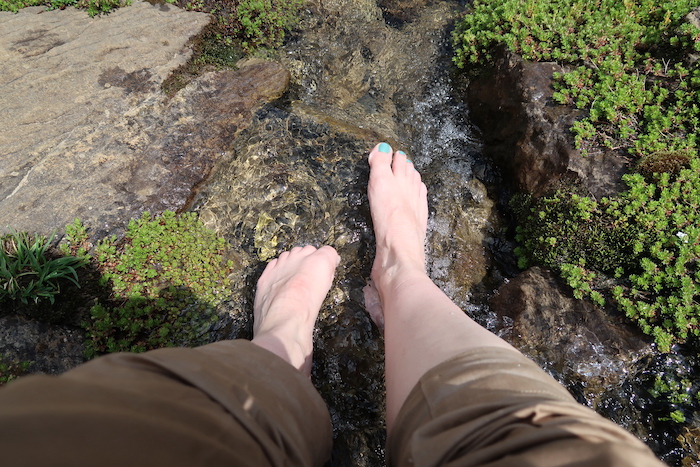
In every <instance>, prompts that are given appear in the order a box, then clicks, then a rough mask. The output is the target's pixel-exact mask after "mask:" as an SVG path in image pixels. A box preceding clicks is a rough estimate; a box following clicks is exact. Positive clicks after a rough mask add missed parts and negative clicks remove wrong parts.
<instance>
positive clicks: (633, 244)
mask: <svg viewBox="0 0 700 467" xmlns="http://www.w3.org/2000/svg"><path fill="white" fill-rule="evenodd" d="M669 157H672V155H669ZM624 180H625V182H626V183H627V185H628V189H627V191H625V192H623V193H621V194H619V195H618V196H616V197H614V198H602V199H601V200H595V199H593V198H592V197H590V196H585V195H581V194H580V193H577V192H576V189H575V188H574V187H560V188H559V189H557V190H556V191H555V192H554V193H553V194H552V195H550V196H544V197H541V198H538V199H531V198H529V197H527V196H519V197H516V198H515V199H514V201H513V203H512V204H513V206H514V208H515V210H516V213H517V216H518V219H519V221H520V222H519V227H518V234H517V240H518V241H519V243H520V245H521V246H520V247H519V248H518V249H517V251H516V253H517V254H518V255H519V258H520V259H519V260H520V266H521V267H527V266H528V265H531V264H541V265H544V266H547V267H549V268H551V269H553V270H555V271H558V272H559V273H560V274H561V276H562V277H563V278H564V279H565V280H566V282H567V283H568V284H569V285H570V286H571V287H572V289H573V291H574V295H575V296H576V297H577V298H584V297H585V298H589V299H591V300H592V301H594V302H596V303H598V304H600V305H603V304H605V302H606V301H609V300H612V302H613V303H615V304H616V305H617V307H618V308H619V309H620V310H621V311H622V312H624V313H625V315H626V316H627V317H628V318H629V319H630V320H632V321H634V322H636V323H637V324H638V325H639V326H640V327H641V329H642V331H644V332H645V333H647V334H649V335H651V336H653V337H654V339H655V341H656V343H657V345H658V347H659V349H660V350H661V351H663V352H668V351H670V350H671V346H672V345H673V344H677V343H685V342H688V341H691V342H692V343H694V344H697V338H698V336H700V323H699V322H698V320H699V319H700V304H698V297H699V296H700V293H699V292H700V269H698V259H700V210H699V209H698V206H700V159H698V158H696V157H692V158H690V159H689V160H688V165H687V167H683V168H680V169H679V170H678V172H677V173H669V172H661V173H658V172H657V173H653V174H651V175H648V176H647V177H644V176H643V175H642V174H640V173H634V174H629V175H626V176H625V177H624Z"/></svg>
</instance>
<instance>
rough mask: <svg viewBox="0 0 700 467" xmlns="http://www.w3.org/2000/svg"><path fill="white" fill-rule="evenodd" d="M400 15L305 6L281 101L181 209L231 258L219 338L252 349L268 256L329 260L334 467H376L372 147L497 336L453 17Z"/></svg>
mask: <svg viewBox="0 0 700 467" xmlns="http://www.w3.org/2000/svg"><path fill="white" fill-rule="evenodd" d="M398 4H399V2H393V3H392V2H390V1H385V2H383V3H382V2H380V6H377V5H376V4H375V3H374V1H372V0H330V1H323V2H313V3H312V4H311V5H312V6H310V7H309V9H308V10H307V11H306V14H305V17H304V20H303V24H302V27H301V31H303V32H301V33H298V34H297V35H296V36H295V37H293V38H292V39H291V40H290V41H289V43H288V44H287V45H286V46H285V48H284V49H283V53H282V59H281V61H282V62H283V64H284V65H285V66H286V67H287V68H288V69H289V70H290V71H291V73H292V84H291V87H290V90H289V91H288V93H287V94H286V95H285V96H284V97H283V98H282V99H280V100H279V101H277V102H274V103H272V104H270V105H267V106H266V107H264V108H263V109H261V110H260V111H259V112H258V113H257V115H256V117H255V121H254V122H253V124H252V125H251V126H250V127H249V128H248V129H246V130H244V132H243V133H242V134H241V135H240V137H238V138H237V139H236V141H235V145H234V148H233V150H232V151H230V152H229V153H227V154H226V155H225V158H224V160H223V161H222V162H221V163H220V164H219V166H218V167H217V168H216V169H215V171H214V174H213V176H212V178H211V180H210V181H209V182H208V184H207V186H206V187H205V188H203V190H202V191H201V193H200V195H199V197H198V199H197V200H196V201H195V205H194V208H195V209H196V210H198V211H199V212H200V214H201V218H202V220H203V221H204V222H205V223H206V224H207V225H208V226H209V227H212V228H214V229H216V230H217V231H218V232H220V233H221V234H222V235H224V236H225V237H226V238H227V240H229V241H230V243H231V245H232V246H233V250H234V253H233V254H232V256H233V257H232V259H233V260H234V262H235V263H236V272H235V273H234V274H235V275H236V276H237V277H236V278H235V281H234V282H235V283H236V284H237V289H236V290H235V291H234V295H233V296H232V298H231V300H230V302H229V303H230V304H229V307H230V311H231V321H230V322H228V323H224V324H222V328H221V329H219V334H220V335H221V336H223V337H231V338H233V337H246V338H249V337H250V335H251V332H252V322H251V319H252V318H251V313H252V301H253V290H254V284H255V282H256V280H257V277H258V276H259V274H260V272H261V271H262V268H263V267H264V264H265V262H267V261H268V260H269V259H271V258H273V257H275V256H277V255H278V254H279V253H281V252H282V251H284V250H287V249H289V248H291V247H293V246H297V245H304V244H308V243H310V244H315V245H322V244H330V245H332V246H334V247H335V248H336V249H337V250H338V252H339V253H340V255H341V258H342V262H341V266H340V267H339V268H338V271H337V273H336V282H335V285H334V287H333V288H332V289H331V292H330V294H329V297H328V299H327V301H326V304H325V305H324V308H323V309H322V310H321V314H320V317H319V321H318V324H317V328H316V335H315V353H314V367H313V375H312V376H313V381H314V384H315V385H316V387H317V388H318V389H319V391H320V392H321V395H322V396H323V397H324V399H325V400H326V402H327V403H328V405H329V408H330V412H331V417H332V421H333V428H334V450H333V458H332V461H331V465H334V466H345V465H348V466H350V465H352V466H378V465H384V442H385V430H384V415H383V411H384V385H383V341H382V338H381V334H380V332H379V331H378V329H377V328H376V326H375V325H374V324H373V323H372V321H371V320H370V319H369V316H368V315H367V313H366V311H365V309H364V305H363V294H362V288H363V287H364V286H365V285H366V281H367V279H368V278H369V272H370V267H371V264H372V260H373V256H372V255H373V250H374V243H373V241H374V240H373V234H372V227H371V221H370V215H369V210H368V203H367V197H366V184H367V178H368V166H367V163H366V154H367V152H368V150H369V149H370V148H371V147H372V146H374V144H376V143H377V142H379V141H386V142H389V143H391V144H392V146H394V148H397V149H403V150H404V151H405V152H407V153H408V154H409V156H410V157H411V159H412V160H413V161H414V163H415V164H416V167H417V168H418V169H419V170H420V171H421V173H422V175H423V178H424V181H425V182H426V185H427V186H428V191H429V206H430V219H429V234H428V246H427V253H428V258H429V264H428V268H429V273H430V275H431V277H432V278H433V280H434V281H435V282H436V283H437V284H438V285H439V286H440V287H442V288H443V290H445V292H446V293H447V294H448V295H449V296H450V297H451V298H452V299H453V300H454V301H455V302H456V303H457V304H458V305H459V306H461V307H462V308H463V309H464V310H465V311H466V312H467V313H469V314H470V315H472V316H473V317H474V318H475V319H477V320H478V321H479V322H481V323H483V324H485V325H487V326H489V327H490V328H491V329H492V330H494V331H495V332H500V331H501V330H502V328H503V327H504V325H506V324H507V323H502V322H499V321H497V320H495V319H494V314H493V313H492V312H490V311H489V310H488V308H487V307H486V306H485V305H484V304H483V297H484V296H485V295H488V294H489V293H490V292H492V291H493V290H494V289H495V288H496V287H497V286H498V285H500V284H501V283H502V281H503V277H502V276H503V275H504V273H503V272H502V271H503V267H498V266H495V265H494V260H493V254H492V251H494V250H497V249H498V248H496V247H495V246H496V245H499V244H501V243H502V240H501V238H503V236H504V234H503V232H504V228H503V226H502V221H501V220H500V218H499V215H498V211H497V205H498V200H496V199H493V197H491V196H490V195H489V193H498V192H499V190H498V189H497V188H496V186H497V182H498V177H497V174H496V172H495V171H494V170H493V169H492V167H491V166H490V164H489V163H488V161H485V160H484V159H483V158H482V157H481V153H480V149H481V142H480V139H479V135H478V130H477V129H476V128H475V127H474V126H473V125H472V124H471V123H470V121H469V112H468V109H467V108H466V107H465V105H464V104H463V102H462V100H461V98H459V97H458V96H459V95H460V94H459V93H460V91H463V87H464V85H465V84H464V83H463V82H461V81H460V80H459V79H458V78H453V77H454V76H456V75H455V73H454V69H453V68H452V65H451V62H450V57H451V51H450V49H449V31H450V29H451V27H452V23H453V21H454V19H455V18H456V16H457V15H458V13H459V12H460V11H461V8H462V7H461V6H460V4H459V3H458V2H451V1H437V2H430V3H426V2H425V1H422V0H413V1H412V2H400V6H397V5H398ZM574 358H575V356H574ZM610 364H611V365H615V364H616V363H615V362H610ZM608 370H609V369H608ZM586 371H596V369H595V368H594V369H590V368H588V369H586ZM555 376H557V375H556V374H555ZM569 386H570V385H569ZM620 397H623V398H624V397H628V394H625V393H624V391H623V390H621V391H619V394H617V393H616V394H613V395H612V396H611V397H610V398H609V400H608V399H606V400H608V408H610V410H609V412H610V414H614V413H615V407H618V406H621V403H619V402H616V401H619V398H620ZM584 399H585V397H584ZM616 404H617V405H616ZM625 413H630V412H629V411H628V412H625ZM611 416H612V415H611ZM618 418H620V420H618V421H619V422H620V423H622V424H624V425H626V426H630V425H634V424H635V423H637V420H632V419H630V420H623V419H622V418H624V417H622V416H620V417H618Z"/></svg>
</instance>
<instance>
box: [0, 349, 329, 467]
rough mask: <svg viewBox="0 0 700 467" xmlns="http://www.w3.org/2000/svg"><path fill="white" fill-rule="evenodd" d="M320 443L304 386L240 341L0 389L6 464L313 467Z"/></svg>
mask: <svg viewBox="0 0 700 467" xmlns="http://www.w3.org/2000/svg"><path fill="white" fill-rule="evenodd" d="M331 443H332V438H331V424H330V416H329V413H328V409H327V408H326V406H325V404H324V402H323V400H322V399H321V397H320V395H319V394H318V392H316V390H315V389H314V387H313V385H312V384H311V382H310V381H309V380H308V378H306V377H305V376H303V375H302V374H301V373H300V372H299V371H297V370H296V369H294V368H293V367H292V366H291V365H289V364H288V363H287V362H285V361H284V360H282V359H281V358H279V357H277V356H276V355H273V354H272V353H270V352H268V351H267V350H264V349H262V348H260V347H258V346H257V345H255V344H252V343H250V342H248V341H242V340H241V341H225V342H218V343H215V344H210V345H206V346H203V347H199V348H196V349H181V348H168V349H160V350H155V351H151V352H147V353H145V354H126V353H122V354H113V355H109V356H105V357H101V358H99V359H96V360H93V361H91V362H88V363H86V364H84V365H81V366H80V367H77V368H75V369H73V370H71V371H69V372H67V373H65V374H63V375H61V376H58V377H56V376H28V377H25V378H22V379H20V380H18V381H16V382H13V383H10V384H9V385H8V386H7V387H5V388H2V389H0V452H2V458H3V464H4V465H8V466H9V465H12V466H23V465H26V466H37V465H66V466H87V465H90V466H94V465H101V466H104V465H107V466H112V465H114V466H126V465H128V466H137V465H138V466H141V465H144V466H146V465H148V466H156V465H163V466H195V465H206V466H217V465H226V466H267V465H271V466H281V465H284V466H313V465H323V463H324V462H325V461H326V460H327V459H328V458H329V457H330V449H331Z"/></svg>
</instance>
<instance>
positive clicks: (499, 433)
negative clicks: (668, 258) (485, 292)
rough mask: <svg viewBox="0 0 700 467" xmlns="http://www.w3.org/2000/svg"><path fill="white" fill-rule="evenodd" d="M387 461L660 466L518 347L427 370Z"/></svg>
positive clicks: (480, 352) (483, 351)
mask: <svg viewBox="0 0 700 467" xmlns="http://www.w3.org/2000/svg"><path fill="white" fill-rule="evenodd" d="M387 444H388V449H387V451H388V454H387V455H388V458H389V465H392V466H407V465H411V466H417V467H426V466H438V465H440V466H443V465H459V466H462V467H466V466H489V467H496V466H498V467H504V466H518V467H522V466H537V467H544V466H559V465H568V466H574V465H575V466H591V467H593V466H595V467H603V466H612V465H614V466H616V467H617V466H630V467H632V466H634V467H642V466H663V465H664V464H663V463H662V462H661V461H659V460H658V459H657V458H656V457H655V456H654V454H653V453H652V452H651V450H650V449H649V448H648V447H647V446H646V445H645V444H644V443H642V442H641V441H639V440H638V439H637V438H635V437H634V436H632V435H631V434H630V433H628V432H627V431H625V430H624V429H622V428H621V427H619V426H617V425H616V424H614V423H613V422H611V421H609V420H606V419H604V418H603V417H601V416H599V415H598V414H596V413H595V412H594V411H592V410H590V409H589V408H587V407H584V406H582V405H580V404H578V403H577V402H576V401H575V400H574V399H573V398H572V397H571V395H570V394H569V393H568V392H567V391H566V389H564V387H562V386H561V385H560V384H559V383H557V382H556V381H555V380H554V379H553V378H551V377H550V376H549V375H547V374H546V373H545V372H544V371H542V370H541V369H540V368H539V367H538V366H537V365H535V364H534V363H533V362H532V361H531V360H529V359H528V358H526V357H524V356H522V355H520V354H519V353H517V352H514V351H511V350H508V349H500V348H496V347H485V348H479V349H475V350H472V351H469V352H466V353H464V354H462V355H459V356H458V357H455V358H453V359H450V360H448V361H446V362H443V363H441V364H440V365H438V366H436V367H435V368H432V369H431V370H429V371H428V372H427V373H426V374H425V375H424V376H423V377H422V378H421V379H420V381H419V382H418V384H417V385H416V387H415V388H414V389H413V390H412V392H411V393H410V394H409V396H408V398H407V400H406V402H405V403H404V405H403V406H402V408H401V410H400V411H399V414H398V416H397V419H396V422H395V424H394V429H393V430H392V432H391V433H390V435H389V439H388V442H387Z"/></svg>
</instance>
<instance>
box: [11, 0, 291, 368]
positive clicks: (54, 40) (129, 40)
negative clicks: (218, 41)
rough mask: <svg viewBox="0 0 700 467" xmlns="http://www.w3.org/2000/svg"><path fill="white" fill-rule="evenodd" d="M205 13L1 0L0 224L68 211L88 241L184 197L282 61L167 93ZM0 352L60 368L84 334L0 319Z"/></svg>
mask: <svg viewBox="0 0 700 467" xmlns="http://www.w3.org/2000/svg"><path fill="white" fill-rule="evenodd" d="M208 21H209V17H208V16H207V15H204V14H200V13H190V12H185V11H183V10H180V9H177V8H174V7H170V6H167V5H160V6H157V7H154V6H152V5H150V4H148V3H143V2H136V3H134V5H133V6H131V7H128V8H123V9H120V10H117V11H115V12H113V13H111V14H109V15H107V16H104V17H101V18H95V19H91V18H89V17H88V16H87V14H86V13H85V12H82V11H78V10H74V9H67V10H66V11H49V12H47V11H44V9H42V8H29V9H25V10H22V11H21V12H20V13H19V14H16V15H15V14H11V13H0V30H2V31H3V35H2V37H0V58H1V59H2V60H3V63H4V66H5V71H4V72H3V74H2V75H1V76H0V109H3V110H2V112H0V128H2V129H3V131H2V133H0V233H1V232H3V231H7V230H8V229H9V228H13V229H15V230H19V231H24V230H26V231H30V232H37V233H41V234H49V233H50V232H51V231H52V230H54V229H58V230H59V231H61V230H62V229H63V227H64V226H65V225H66V224H68V223H69V222H71V221H72V220H73V219H74V218H75V217H80V218H81V219H82V220H83V221H84V223H85V224H86V225H87V226H88V227H89V228H90V229H91V233H92V236H93V240H94V239H95V238H100V237H103V236H105V235H107V234H111V233H120V232H121V231H123V230H124V229H125V227H126V225H127V222H128V220H129V219H131V218H133V217H136V216H138V215H139V214H140V213H141V212H142V211H145V210H150V211H152V212H162V211H163V210H165V209H171V210H178V209H181V208H183V207H185V206H187V204H188V203H189V202H190V200H191V199H192V198H193V196H194V191H195V188H196V187H197V186H198V185H199V184H200V183H202V181H203V180H205V179H206V178H207V177H208V175H209V173H210V172H211V170H212V167H213V166H214V164H215V163H216V161H217V160H218V158H219V157H220V156H221V155H222V154H223V153H225V152H226V151H227V150H228V149H229V148H230V147H231V144H232V140H233V139H234V137H235V135H236V134H237V133H238V132H239V131H241V130H242V129H243V128H245V127H246V126H247V125H248V124H249V122H250V120H251V118H252V115H253V113H254V111H255V109H256V108H257V107H259V105H260V104H261V102H264V101H266V100H271V99H275V98H277V97H279V96H280V95H281V94H282V93H283V92H284V90H285V89H286V87H287V83H288V80H289V74H288V72H287V71H286V70H285V69H284V68H283V67H282V66H280V65H277V64H274V63H271V62H265V61H261V60H252V61H248V62H246V63H242V64H241V65H240V68H239V70H236V71H232V70H229V71H222V72H213V73H208V74H205V75H203V76H201V77H199V78H198V79H197V80H195V81H193V82H192V83H190V85H188V86H187V87H186V88H184V89H182V90H181V91H180V92H179V93H178V94H176V95H175V96H173V97H172V98H168V97H167V96H166V95H165V94H164V93H163V92H162V91H161V89H160V85H161V83H162V82H163V81H164V80H165V79H166V78H167V77H168V75H169V74H170V73H171V71H172V70H173V69H175V68H176V67H177V66H179V65H181V64H183V63H184V62H185V61H186V60H187V59H188V57H189V56H190V51H189V49H188V48H187V46H186V43H187V41H188V39H189V38H191V37H192V36H194V35H195V34H197V33H199V32H200V31H201V30H202V28H203V27H204V26H205V25H206V24H207V23H208ZM0 329H1V331H2V332H1V333H0V354H3V353H5V354H6V355H7V356H8V358H12V359H16V360H20V361H33V362H35V363H34V364H33V366H32V367H31V368H30V371H31V372H37V371H38V372H46V373H60V372H62V371H65V370H67V369H69V368H71V367H72V366H75V365H77V364H79V363H80V362H82V361H83V346H82V341H83V333H82V331H81V330H79V329H73V328H66V327H61V326H50V325H46V324H40V323H35V322H31V321H26V320H22V319H17V318H3V320H2V321H1V322H0Z"/></svg>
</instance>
